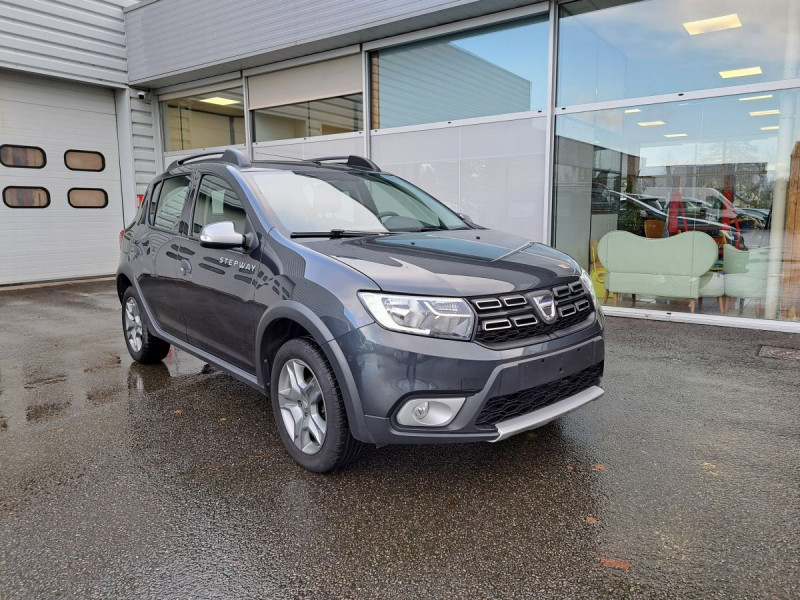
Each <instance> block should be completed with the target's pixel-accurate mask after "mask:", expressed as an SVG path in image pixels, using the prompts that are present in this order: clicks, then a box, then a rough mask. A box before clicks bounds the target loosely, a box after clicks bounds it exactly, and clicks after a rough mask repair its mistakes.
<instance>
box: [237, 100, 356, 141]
mask: <svg viewBox="0 0 800 600" xmlns="http://www.w3.org/2000/svg"><path fill="white" fill-rule="evenodd" d="M362 103H363V99H362V94H351V95H349V96H341V97H338V98H326V99H324V100H311V101H309V102H298V103H296V104H288V105H286V106H275V107H272V108H263V109H259V110H255V111H253V126H254V129H255V141H256V142H268V141H273V140H286V139H292V138H303V137H312V136H317V135H332V134H336V133H352V132H355V131H361V129H362V128H363V117H362V114H363V110H362Z"/></svg>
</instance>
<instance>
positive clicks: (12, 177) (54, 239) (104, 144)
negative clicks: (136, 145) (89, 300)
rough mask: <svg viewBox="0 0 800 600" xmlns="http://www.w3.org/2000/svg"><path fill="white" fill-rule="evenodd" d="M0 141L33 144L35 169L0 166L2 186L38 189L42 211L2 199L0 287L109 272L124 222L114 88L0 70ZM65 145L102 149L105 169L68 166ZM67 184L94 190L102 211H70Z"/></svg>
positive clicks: (78, 209)
mask: <svg viewBox="0 0 800 600" xmlns="http://www.w3.org/2000/svg"><path fill="white" fill-rule="evenodd" d="M0 141H2V143H4V144H15V145H24V146H37V147H39V148H41V149H42V150H44V152H45V153H46V155H47V164H46V165H45V166H44V167H43V168H41V169H28V168H19V167H6V166H0V190H2V189H4V188H6V187H8V186H12V187H17V186H20V187H25V186H28V187H42V188H45V189H46V190H47V191H48V192H49V194H50V205H49V206H48V207H46V208H9V207H8V206H6V205H5V203H4V202H3V201H2V200H0V257H2V260H1V261H0V284H8V283H21V282H29V281H43V280H50V279H67V278H73V277H82V276H90V275H108V274H111V273H114V271H115V270H116V266H117V264H118V262H119V241H118V234H119V230H120V229H122V227H123V217H122V214H123V210H122V194H121V188H120V171H119V142H118V139H117V126H116V109H115V97H114V92H113V90H111V89H108V88H101V87H98V86H92V85H86V84H81V83H73V82H67V81H63V80H57V79H47V78H44V77H37V76H31V75H23V74H20V73H14V72H11V71H4V72H0ZM67 150H87V151H94V152H100V153H101V154H102V155H103V157H104V159H105V168H104V169H103V170H102V171H99V172H91V171H73V170H70V169H68V168H67V166H66V164H65V162H64V153H65V152H66V151H67ZM71 188H100V189H103V190H105V192H106V193H107V194H108V205H107V206H106V207H105V208H99V209H90V208H73V207H72V206H70V204H69V202H68V192H69V190H70V189H71Z"/></svg>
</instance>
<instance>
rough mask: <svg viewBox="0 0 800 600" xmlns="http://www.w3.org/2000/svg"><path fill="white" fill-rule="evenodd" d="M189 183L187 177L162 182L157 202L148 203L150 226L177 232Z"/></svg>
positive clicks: (182, 176) (172, 178)
mask: <svg viewBox="0 0 800 600" xmlns="http://www.w3.org/2000/svg"><path fill="white" fill-rule="evenodd" d="M190 181H191V180H190V178H189V176H188V175H181V176H179V177H170V178H169V179H165V180H164V182H163V183H162V184H161V190H160V193H159V195H158V199H157V201H156V202H155V203H153V202H151V203H150V224H151V225H153V226H154V227H158V228H159V229H164V230H166V231H171V232H173V233H177V232H178V224H179V223H180V222H181V213H182V212H183V206H184V205H185V204H186V197H187V195H188V193H189V183H190ZM154 199H155V196H154Z"/></svg>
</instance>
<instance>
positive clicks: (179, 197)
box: [138, 173, 192, 340]
mask: <svg viewBox="0 0 800 600" xmlns="http://www.w3.org/2000/svg"><path fill="white" fill-rule="evenodd" d="M191 182H192V177H191V174H189V173H187V174H183V175H176V176H173V177H168V178H166V179H164V180H163V181H162V182H161V183H159V184H157V186H156V187H155V188H154V190H153V195H152V198H151V200H150V204H149V205H148V207H147V227H146V228H145V229H144V230H143V234H142V235H141V238H140V239H139V243H140V246H141V249H142V252H143V255H144V257H146V258H143V260H142V265H143V268H142V270H141V272H140V274H139V279H138V281H139V287H140V288H141V290H142V294H143V295H144V301H145V302H146V304H147V306H148V307H149V308H150V311H151V312H152V313H153V317H154V318H155V320H156V324H157V325H158V326H159V327H161V329H163V330H164V331H165V332H167V333H168V334H170V335H173V336H175V337H177V338H178V339H181V340H185V339H186V324H185V321H184V312H183V301H184V297H185V295H186V285H187V281H186V278H185V277H184V276H183V275H182V274H181V261H182V256H181V252H182V242H183V240H185V239H186V238H185V237H182V236H181V233H182V232H184V231H188V226H187V225H186V221H185V216H184V212H185V207H186V203H187V200H188V198H189V193H190V190H191Z"/></svg>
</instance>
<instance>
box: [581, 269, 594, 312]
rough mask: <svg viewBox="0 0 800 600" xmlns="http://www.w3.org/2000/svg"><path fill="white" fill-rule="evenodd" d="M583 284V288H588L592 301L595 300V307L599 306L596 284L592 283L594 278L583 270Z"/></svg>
mask: <svg viewBox="0 0 800 600" xmlns="http://www.w3.org/2000/svg"><path fill="white" fill-rule="evenodd" d="M581 282H582V283H583V287H585V288H586V291H588V292H589V294H591V296H592V300H594V303H595V306H596V305H597V294H595V292H594V283H592V277H591V275H589V273H587V272H586V271H584V270H583V269H581Z"/></svg>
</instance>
